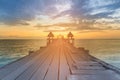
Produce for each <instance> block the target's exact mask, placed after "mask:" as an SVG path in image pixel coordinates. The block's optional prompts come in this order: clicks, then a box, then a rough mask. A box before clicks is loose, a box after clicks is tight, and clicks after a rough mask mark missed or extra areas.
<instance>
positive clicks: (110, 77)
mask: <svg viewBox="0 0 120 80" xmlns="http://www.w3.org/2000/svg"><path fill="white" fill-rule="evenodd" d="M67 80H120V75H118V74H116V73H115V72H113V71H111V70H110V71H105V72H103V73H99V74H95V75H70V76H68V77H67Z"/></svg>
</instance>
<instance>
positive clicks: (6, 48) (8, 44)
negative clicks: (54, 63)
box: [0, 39, 120, 68]
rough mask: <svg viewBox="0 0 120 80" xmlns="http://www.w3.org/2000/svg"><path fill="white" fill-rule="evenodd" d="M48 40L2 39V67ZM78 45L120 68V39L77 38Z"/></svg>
mask: <svg viewBox="0 0 120 80" xmlns="http://www.w3.org/2000/svg"><path fill="white" fill-rule="evenodd" d="M45 45H46V40H43V39H42V40H18V39H17V40H0V67H2V66H4V65H6V64H8V63H10V62H12V61H15V60H17V59H19V58H21V57H24V56H26V55H28V51H29V50H38V49H39V48H40V46H45ZM75 46H76V47H85V48H86V49H88V50H90V54H91V55H93V56H95V57H97V58H99V59H101V60H103V61H105V62H107V63H110V64H112V65H114V66H117V67H119V68H120V40H75Z"/></svg>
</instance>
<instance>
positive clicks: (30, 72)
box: [15, 53, 50, 80]
mask: <svg viewBox="0 0 120 80" xmlns="http://www.w3.org/2000/svg"><path fill="white" fill-rule="evenodd" d="M49 56H50V55H49V54H47V53H46V54H45V55H43V56H40V57H39V58H38V59H37V60H36V61H35V62H34V63H33V64H32V65H31V66H30V67H29V68H27V69H26V70H25V71H24V72H23V73H21V74H20V75H19V76H18V77H17V78H16V79H15V80H23V79H24V80H29V79H30V78H31V77H32V75H34V73H35V72H36V71H37V70H38V68H39V67H40V66H41V65H42V64H43V63H44V62H45V60H46V59H47V58H48V57H49Z"/></svg>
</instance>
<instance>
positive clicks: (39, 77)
mask: <svg viewBox="0 0 120 80" xmlns="http://www.w3.org/2000/svg"><path fill="white" fill-rule="evenodd" d="M53 58H54V54H53V53H51V56H50V57H49V58H48V59H47V60H46V61H45V62H44V63H43V65H42V66H40V67H39V69H38V70H37V71H36V73H35V74H34V75H33V76H32V77H31V79H30V80H44V78H45V76H46V73H47V71H48V69H49V67H50V65H51V63H52V61H53Z"/></svg>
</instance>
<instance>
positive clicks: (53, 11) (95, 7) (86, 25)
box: [0, 0, 120, 30]
mask: <svg viewBox="0 0 120 80" xmlns="http://www.w3.org/2000/svg"><path fill="white" fill-rule="evenodd" d="M119 4H120V0H0V23H4V24H6V25H30V24H29V23H28V22H30V21H33V20H34V19H36V16H40V15H46V16H49V17H52V18H53V19H54V20H55V19H56V18H60V17H64V16H65V15H69V16H70V18H72V22H69V23H61V22H59V23H55V24H46V25H45V24H39V23H36V24H37V25H35V26H34V27H37V28H41V27H54V26H57V27H66V30H72V29H73V30H85V29H86V30H97V29H98V30H102V29H115V28H118V27H116V24H118V23H119V22H120V19H119V17H120V16H119V13H120V5H119ZM103 18H104V20H102V21H101V22H100V21H99V20H101V19H103ZM85 20H86V21H87V22H83V21H85ZM110 20H112V21H111V22H110ZM39 21H41V20H39ZM74 22H75V23H74ZM76 22H78V23H76ZM102 22H103V23H104V24H103V23H102ZM108 24H110V25H108ZM112 24H114V25H112ZM108 26H112V28H111V27H108ZM67 27H68V28H67ZM113 27H115V28H113Z"/></svg>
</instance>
